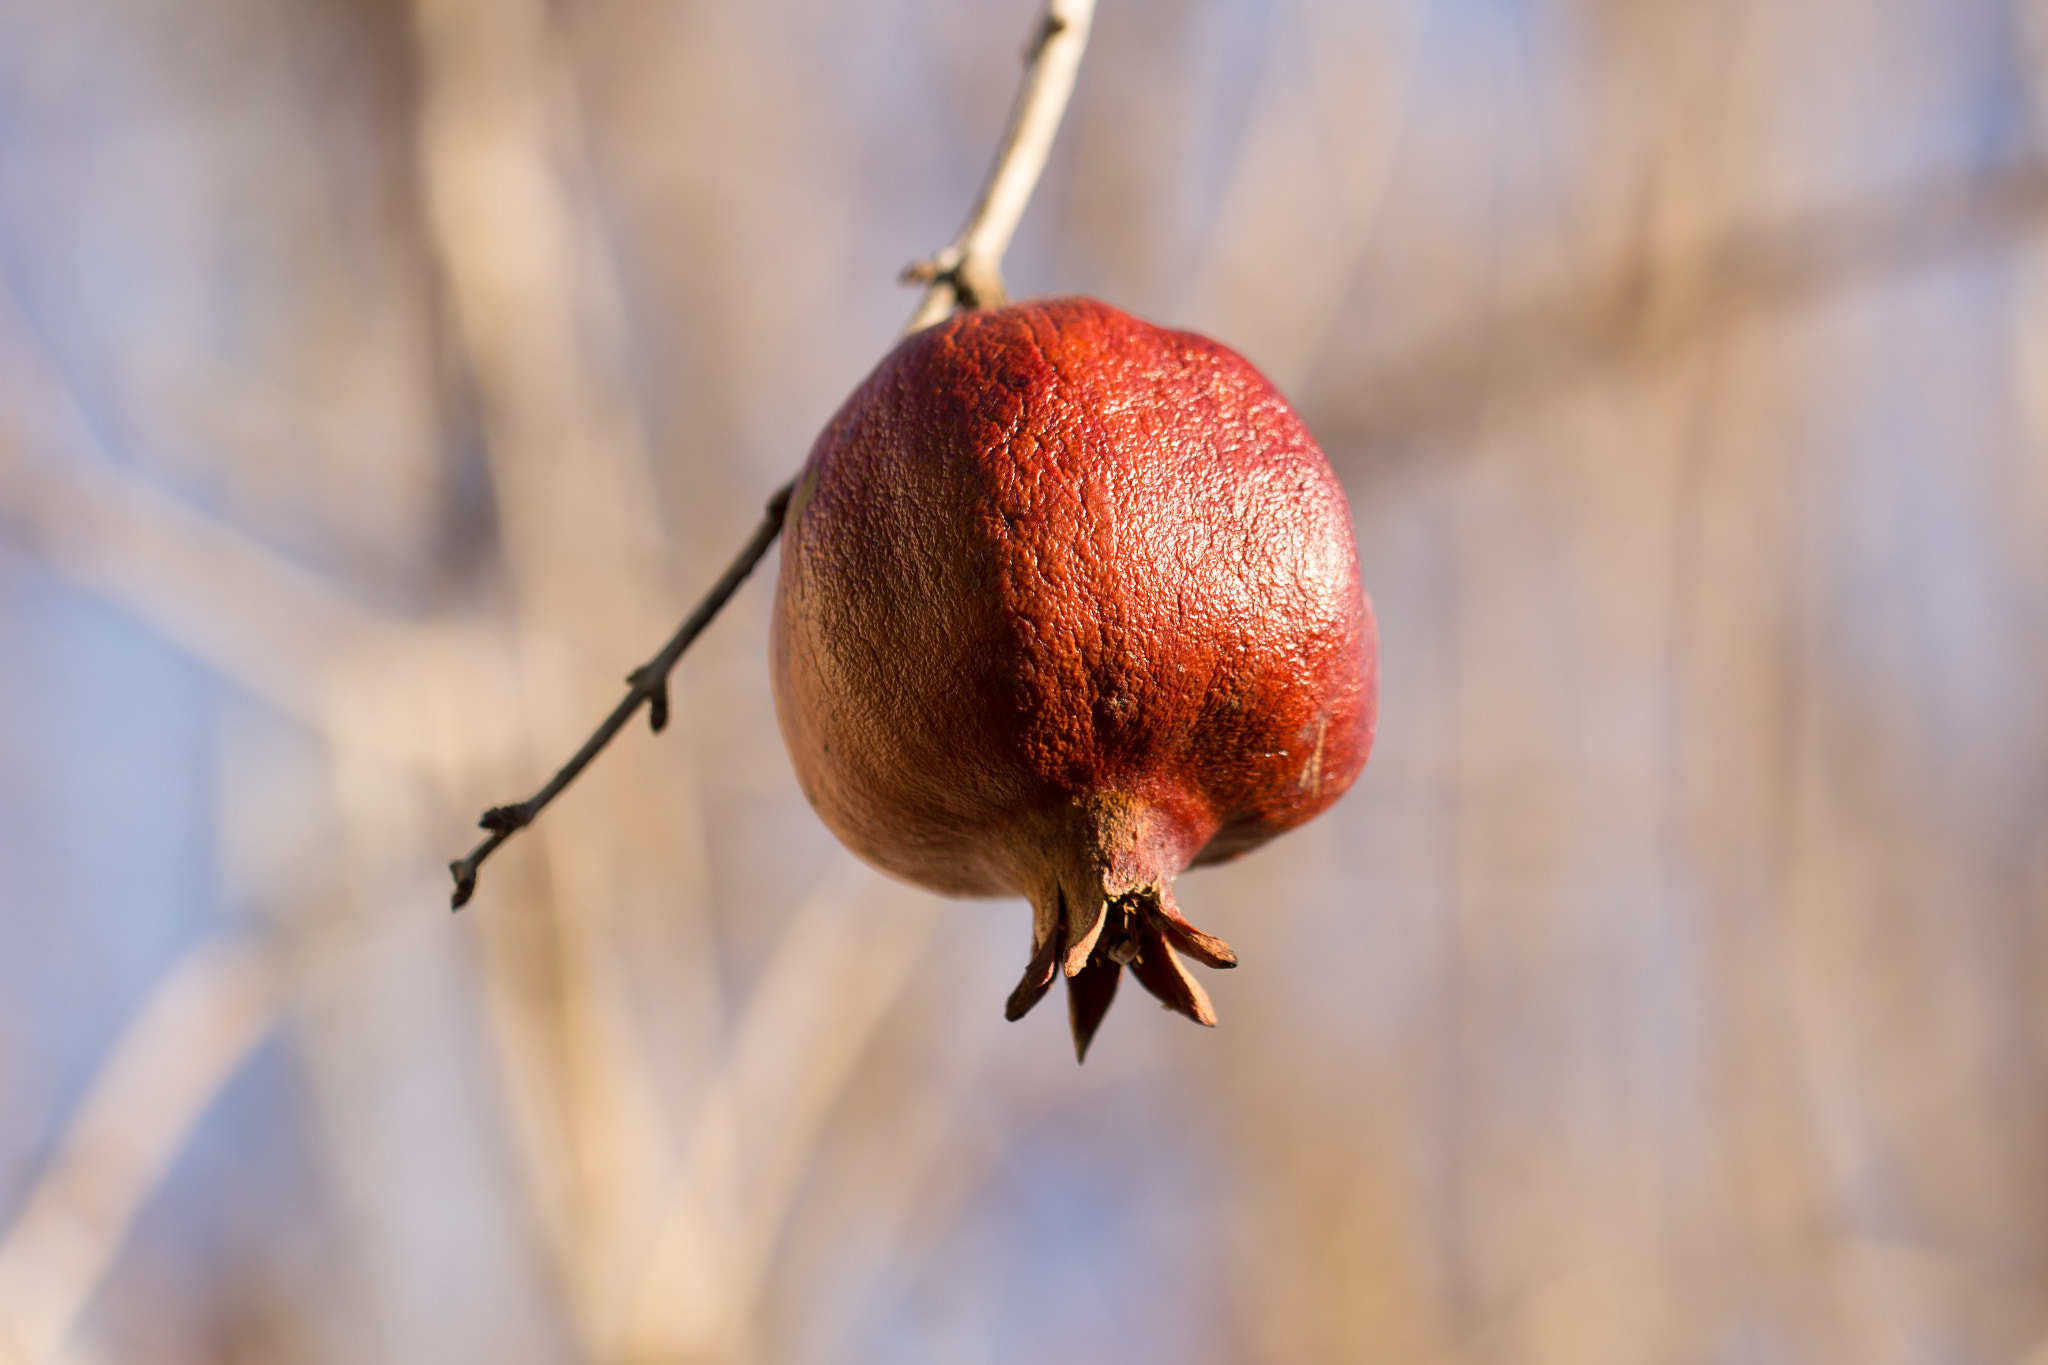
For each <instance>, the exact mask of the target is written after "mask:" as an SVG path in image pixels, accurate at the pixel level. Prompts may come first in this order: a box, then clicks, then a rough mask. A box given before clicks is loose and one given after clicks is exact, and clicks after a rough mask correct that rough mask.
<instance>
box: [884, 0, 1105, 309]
mask: <svg viewBox="0 0 2048 1365" xmlns="http://www.w3.org/2000/svg"><path fill="white" fill-rule="evenodd" d="M1094 18H1095V0H1046V4H1045V8H1044V10H1043V11H1042V12H1041V13H1040V15H1039V20H1038V27H1037V29H1036V30H1035V31H1034V35H1033V38H1032V42H1031V45H1030V47H1028V48H1027V49H1026V50H1025V53H1024V81H1023V84H1022V85H1020V86H1019V87H1018V89H1017V102H1016V103H1015V104H1014V105H1012V106H1011V108H1010V126H1009V128H1008V129H1007V130H1006V131H1005V132H1004V134H1003V141H1002V145H1001V147H1000V148H999V149H998V150H997V152H996V159H995V164H994V165H993V166H991V167H990V168H989V173H988V181H987V182H986V183H985V184H984V185H983V186H982V187H981V197H980V198H978V199H976V200H975V201H974V210H973V212H971V213H969V214H968V215H967V223H966V225H965V226H964V227H962V228H961V229H960V235H959V236H957V237H955V238H954V239H953V242H952V245H950V246H948V247H947V248H946V249H945V250H944V251H941V252H940V253H939V254H938V255H936V256H933V257H930V258H929V259H927V260H923V261H919V262H918V263H917V264H915V265H913V266H911V267H910V268H909V269H907V270H905V271H904V272H903V278H904V279H905V281H908V282H924V283H928V284H929V285H930V286H931V287H930V288H929V289H927V290H926V291H925V295H924V300H923V302H921V303H920V304H918V307H917V312H916V313H914V314H912V315H911V319H910V324H909V325H908V326H907V327H905V328H904V329H903V331H904V335H906V336H908V335H909V334H910V333H912V332H921V331H923V330H924V329H925V328H927V327H930V326H931V325H932V324H934V323H937V322H943V321H944V320H945V319H946V318H947V317H948V316H950V315H951V314H952V312H953V309H954V307H955V306H959V307H965V308H1000V307H1001V306H1002V305H1003V304H1004V303H1005V302H1006V301H1007V300H1008V295H1007V294H1006V293H1005V291H1004V289H1003V253H1004V252H1006V251H1008V250H1009V249H1010V238H1011V237H1013V236H1015V235H1016V232H1017V223H1018V221H1019V220H1020V219H1022V218H1023V216H1024V207H1025V205H1027V204H1029V203H1030V202H1031V192H1032V190H1034V189H1036V188H1037V187H1038V177H1039V174H1040V173H1041V172H1042V171H1044V170H1045V159H1046V157H1047V156H1048V155H1050V154H1051V152H1052V142H1053V137H1054V136H1055V135H1056V134H1057V133H1058V132H1059V129H1060V120H1061V119H1062V118H1063V117H1064V116H1065V115H1066V112H1067V98H1068V97H1069V96H1070V95H1072V94H1073V93H1074V76H1075V73H1077V72H1078V71H1079V70H1080V68H1081V53H1082V51H1083V50H1084V49H1085V48H1086V47H1087V46H1088V28H1089V25H1090V24H1091V23H1093V22H1094Z"/></svg>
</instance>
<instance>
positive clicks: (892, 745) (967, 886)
mask: <svg viewBox="0 0 2048 1365" xmlns="http://www.w3.org/2000/svg"><path fill="white" fill-rule="evenodd" d="M773 651H774V663H773V672H774V680H775V703H776V714H777V716H778V717H779V719H780V721H781V724H782V732H783V738H784V740H785V741H786V742H787V744H788V746H789V752H790V757H791V759H792V760H793V761H794V763H795V765H796V771H797V778H798V780H799V781H800V782H801V783H802V784H803V789H804V794H805V795H806V796H808V797H809V798H810V801H811V804H812V805H813V806H814V807H816V808H817V811H818V813H819V815H820V816H822V817H823V818H824V821H825V823H826V824H827V825H829V826H830V827H831V829H832V831H833V832H834V833H835V834H837V835H838V836H839V838H840V839H841V840H842V841H843V842H844V843H845V844H846V845H847V846H848V847H849V848H851V849H852V850H853V851H854V852H856V853H858V854H859V855H860V856H861V857H863V858H865V859H866V860H867V861H868V862H870V863H872V864H874V865H875V866H876V867H878V868H880V869H882V870H883V871H885V872H888V873H891V874H893V875H895V876H897V877H900V878H902V879H903V880H905V881H909V882H914V883H916V884H918V885H920V886H924V887H927V888H929V889H931V890H933V891H938V892H941V893H944V894H947V895H958V896H999V895H1006V894H1013V895H1023V896H1025V897H1026V898H1028V899H1029V900H1030V902H1031V906H1032V912H1033V913H1032V956H1031V962H1030V965H1029V966H1028V967H1027V968H1026V970H1025V973H1024V979H1023V980H1022V981H1021V982H1020V983H1019V984H1018V986H1017V989H1016V991H1015V992H1014V993H1013V994H1012V995H1011V996H1010V1000H1009V1007H1008V1014H1009V1017H1010V1018H1012V1019H1016V1018H1020V1017H1021V1016H1022V1015H1023V1014H1024V1012H1025V1011H1026V1010H1028V1009H1030V1008H1031V1007H1032V1006H1033V1005H1034V1004H1036V1003H1037V1002H1038V1000H1039V999H1040V998H1041V997H1042V996H1043V995H1044V994H1045V992H1046V991H1047V990H1048V989H1049V988H1050V987H1051V984H1052V979H1053V976H1054V974H1055V972H1057V971H1060V970H1062V969H1063V970H1064V972H1065V974H1066V977H1067V988H1068V1007H1069V1012H1070V1014H1071V1017H1072V1022H1073V1029H1074V1042H1075V1047H1076V1051H1077V1052H1079V1053H1082V1054H1085V1053H1086V1051H1087V1047H1088V1042H1089V1039H1090V1038H1092V1037H1093V1036H1094V1033H1095V1029H1096V1027H1097V1026H1098V1025H1099V1024H1100V1023H1101V1022H1102V1018H1103V1015H1104V1014H1105V1013H1106V1012H1107V1011H1108V1009H1109V1005H1110V1001H1111V999H1112V997H1113V996H1114V994H1115V991H1116V986H1117V981H1118V978H1119V976H1120V974H1121V972H1122V969H1123V968H1124V967H1126V966H1128V967H1129V968H1130V969H1131V970H1132V972H1133V974H1135V975H1136V976H1137V978H1138V980H1139V982H1140V983H1141V984H1142V985H1144V986H1145V988H1146V989H1148V990H1150V991H1151V992H1152V993H1153V994H1154V995H1156V996H1158V997H1159V998H1160V999H1161V1000H1162V1001H1164V1002H1165V1003H1166V1004H1167V1005H1168V1006H1169V1007H1170V1008H1173V1009H1176V1010H1179V1011H1180V1012H1181V1013H1183V1014H1185V1015H1187V1016H1188V1017H1189V1018H1192V1019H1194V1020H1196V1021H1197V1022H1199V1023H1203V1024H1213V1023H1214V1022H1215V1014H1214V1012H1213V1010H1212V1009H1211V1008H1210V1005H1209V1000H1208V997H1207V995H1206V994H1205V993H1204V992H1203V990H1202V988H1201V986H1200V984H1199V983H1197V982H1196V981H1195V979H1194V977H1193V976H1191V975H1190V974H1189V973H1188V971H1187V969H1186V967H1185V966H1183V965H1182V964H1181V962H1180V961H1179V959H1178V958H1177V957H1176V956H1175V955H1174V952H1173V951H1172V950H1173V949H1178V950H1179V951H1180V952H1182V953H1185V954H1186V955H1188V956H1189V957H1192V958H1194V959H1195V960H1197V961H1199V962H1203V963H1206V964H1208V965H1209V966H1212V967H1229V966H1234V965H1235V964H1236V960H1237V959H1236V957H1235V956H1234V955H1233V954H1232V953H1231V951H1230V948H1229V947H1228V946H1227V945H1226V944H1224V943H1223V942H1222V941H1221V940H1220V939H1216V938H1213V937H1211V936H1210V935H1208V934H1205V933H1203V932H1201V931H1200V930H1198V929H1196V928H1194V927H1193V926H1192V925H1190V924H1188V923H1187V921H1186V920H1184V919H1182V918H1181V916H1180V913H1179V912H1178V911H1177V910H1176V909H1175V908H1174V903H1173V879H1174V877H1175V876H1176V875H1177V874H1178V873H1179V872H1180V871H1181V870H1182V869H1183V868H1185V867H1188V866H1190V865H1191V864H1200V863H1214V862H1221V861H1223V860H1224V859H1226V858H1232V857H1235V856H1236V855H1238V854H1240V853H1243V852H1245V851H1246V850H1247V849H1250V848H1253V847H1255V846H1257V845H1259V844H1262V843H1264V842H1265V841H1266V840H1268V839H1270V838H1272V837H1273V836H1274V835H1276V834H1279V833H1280V832H1282V831H1283V830H1287V829H1291V828H1293V827H1294V826H1295V825H1298V824H1301V823H1302V822H1303V821H1305V820H1307V819H1309V818H1310V817H1312V816H1314V815H1315V814H1317V813H1318V812H1319V811H1321V810H1323V809H1324V808H1325V807H1327V806H1329V805H1330V803H1331V802H1333V801H1335V800H1336V799H1337V798H1338V797H1339V796H1341V795H1343V793H1344V791H1345V789H1346V788H1347V787H1349V786H1350V785H1351V781H1352V779H1353V778H1354V777H1356V776H1357V775H1358V771H1359V769H1360V768H1362V767H1363V766H1364V764H1365V757H1366V752H1367V751H1368V750H1369V749H1370V748H1371V747H1372V738H1373V726H1374V720H1375V715H1376V711H1377V704H1378V696H1379V666H1378V655H1377V635H1376V633H1375V630H1374V625H1373V618H1372V608H1371V606H1370V604H1369V603H1368V602H1367V600H1366V596H1365V590H1364V588H1363V587H1362V586H1361V585H1360V583H1359V576H1358V560H1357V555H1356V553H1355V551H1354V550H1353V548H1352V541H1351V516H1350V511H1349V509H1348V507H1347V506H1346V504H1345V501H1344V493H1343V490H1342V489H1341V488H1340V487H1339V486H1338V484H1337V481H1336V478H1335V476H1334V475H1332V474H1331V472H1330V467H1329V465H1328V463H1327V462H1326V461H1325V460H1324V459H1323V455H1322V452H1321V451H1320V450H1319V449H1318V448H1317V447H1316V443H1315V441H1314V440H1313V438H1311V437H1310V436H1309V434H1308V430H1307V428H1305V427H1304V426H1303V425H1302V423H1301V420H1300V419H1299V418H1298V417H1296V416H1295V415H1294V412H1293V410H1292V409H1291V408H1289V407H1288V406H1287V404H1286V402H1285V400H1283V399H1282V398H1281V397H1280V395H1279V394H1278V393H1276V392H1275V391H1274V390H1273V388H1272V386H1271V385H1269V384H1268V383H1267V382H1266V381H1265V379H1264V378H1263V377H1261V376H1260V375H1259V373H1258V372H1257V371H1256V370H1254V369H1253V368H1252V367H1251V366H1250V365H1249V364H1248V363H1246V362H1245V361H1244V360H1243V359H1242V358H1240V357H1239V356H1237V355H1236V354H1234V353H1233V352H1231V351H1228V350H1226V349H1224V348H1223V347H1221V346H1219V345H1217V344H1216V343H1215V342H1213V341H1208V340H1205V339H1204V338H1202V337H1198V336H1194V335H1191V334H1189V333H1186V332H1171V331H1167V330H1164V329H1163V328H1159V327H1154V326H1152V325H1151V324H1149V323H1146V322H1141V321H1139V320H1138V319H1136V318H1133V317H1131V316H1130V315H1128V314H1126V313H1122V312H1119V311H1118V310H1116V309H1114V308H1111V307H1109V306H1107V305H1106V304H1101V303H1097V302H1095V301H1093V300H1089V299H1057V300H1049V301H1041V302H1036V303H1025V304H1019V305H1015V306H1013V307H1008V308H1001V309H993V310H987V311H973V312H966V313H961V314H958V315H956V316H954V317H953V318H951V319H950V320H948V321H946V322H944V323H941V324H939V325H938V326H936V327H932V328H929V329H928V330H926V331H922V332H919V333H916V334H914V335H912V336H910V337H908V338H906V339H905V340H904V341H903V342H902V344H900V345H899V346H897V348H896V349H895V351H894V352H892V353H891V354H890V355H889V356H888V358H887V359H885V360H883V362H882V363H881V365H880V366H879V367H878V368H877V369H876V370H875V372H874V373H873V374H872V375H870V376H869V377H868V379H867V381H866V382H865V383H863V384H862V385H861V386H860V388H859V389H857V390H855V392H854V394H853V396H852V397H851V398H849V399H848V400H847V401H846V404H845V406H844V407H842V408H841V409H840V410H839V413H838V415H837V416H835V417H834V418H833V419H832V422H831V425H829V426H827V427H826V428H825V431H824V433H823V434H822V435H821V436H819V438H818V442H817V444H816V446H814V447H813V448H812V450H811V456H810V459H809V461H808V462H807V463H806V464H805V466H804V469H803V472H802V473H801V474H800V475H799V476H798V480H797V485H796V492H795V494H794V495H793V496H792V497H791V499H790V504H789V511H788V516H787V520H786V521H785V523H784V529H783V538H782V572H781V577H780V580H779V581H778V583H777V585H776V592H775V623H774V643H773Z"/></svg>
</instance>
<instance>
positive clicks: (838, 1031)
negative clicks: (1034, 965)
mask: <svg viewBox="0 0 2048 1365" xmlns="http://www.w3.org/2000/svg"><path fill="white" fill-rule="evenodd" d="M873 880H874V879H873V876H872V874H870V873H869V872H868V871H867V869H866V868H865V867H864V866H862V865H861V864H860V863H858V862H855V861H854V860H853V859H852V858H851V857H847V856H842V858H841V860H840V866H839V867H838V869H837V870H836V871H834V872H833V873H831V874H829V875H828V876H827V878H826V879H825V881H824V882H823V884H822V885H820V886H819V887H818V888H817V890H815V891H813V892H812V893H811V895H810V896H809V897H808V898H807V899H806V900H805V902H804V904H803V906H802V908H801V909H800V910H798V912H797V914H796V916H795V918H794V919H793V920H791V922H790V924H789V926H788V927H787V928H786V929H784V930H783V932H782V935H781V936H780V938H779V939H778V941H777V943H776V946H775V952H774V956H773V957H772V958H771V959H770V961H769V963H768V966H767V968H766V970H765V971H764V972H763V973H762V975H761V980H760V982H759V984H758V985H757V986H756V987H755V988H754V990H753V992H752V993H751V995H750V996H749V999H748V1002H747V1008H746V1013H745V1014H744V1016H743V1017H742V1019H741V1021H740V1024H739V1027H738V1029H737V1030H735V1032H734V1035H733V1039H732V1042H731V1044H730V1045H729V1046H728V1047H727V1048H726V1050H725V1058H724V1062H723V1064H722V1065H721V1066H720V1068H719V1071H718V1074H717V1075H716V1077H715V1078H714V1079H713V1081H712V1083H711V1086H710V1088H709V1091H708V1093H707V1095H706V1098H705V1100H704V1102H703V1105H702V1107H701V1110H700V1112H699V1117H698V1119H697V1122H696V1125H695V1131H694V1134H693V1136H692V1139H691V1141H690V1142H689V1144H688V1147H687V1156H686V1158H685V1160H684V1163H683V1166H682V1170H681V1173H680V1175H679V1176H678V1178H677V1181H676V1183H675V1186H674V1188H673V1189H672V1191H671V1193H670V1194H669V1196H668V1198H667V1200H666V1201H665V1203H664V1205H663V1207H662V1211H661V1221H660V1223H659V1225H658V1226H657V1228H656V1229H655V1232H654V1236H653V1237H652V1239H651V1240H650V1242H649V1243H648V1247H647V1253H646V1258H645V1263H644V1265H643V1266H642V1267H641V1273H640V1274H639V1276H638V1277H637V1278H636V1279H634V1280H630V1281H628V1283H627V1285H626V1291H627V1296H626V1299H625V1301H624V1302H623V1303H622V1304H621V1305H620V1307H621V1309H622V1310H623V1311H622V1313H621V1316H620V1321H619V1324H618V1325H619V1330H620V1331H621V1332H622V1334H623V1342H624V1346H625V1350H624V1353H623V1354H624V1358H626V1359H628V1360H633V1361H649V1362H653V1361H663V1360H671V1359H700V1358H709V1359H717V1358H721V1357H722V1356H723V1355H724V1354H726V1353H728V1352H729V1351H730V1350H731V1349H732V1348H733V1346H734V1343H735V1342H736V1341H737V1340H738V1339H739V1338H740V1337H741V1336H742V1335H743V1334H744V1331H745V1326H746V1322H747V1320H748V1318H749V1317H751V1315H752V1313H753V1311H754V1308H755V1305H756V1304H757V1302H758V1300H759V1297H760V1292H761V1285H762V1282H763V1280H764V1279H765V1275H766V1269H767V1265H768V1262H769V1258H770V1255H771V1253H772V1251H773V1249H774V1244H775V1239H776V1236H777V1234H778V1232H779V1231H780V1230H781V1228H782V1226H783V1224H784V1222H785V1221H786V1219H787V1215H788V1210H789V1205H790V1203H791V1201H792V1200H793V1198H794V1196H795V1193H796V1190H797V1186H798V1184H799V1183H800V1181H801V1179H802V1176H803V1172H804V1171H805V1169H806V1168H807V1167H808V1165H809V1162H810V1157H811V1153H812V1151H813V1149H814V1148H815V1146H816V1143H817V1140H818V1136H819V1134H820V1132H821V1130H822V1129H823V1126H824V1123H825V1119H826V1118H827V1116H828V1115H829V1114H830V1113H831V1111H832V1107H833V1106H834V1104H836V1103H837V1101H838V1099H839V1097H840V1095H841V1094H842V1093H843V1092H844V1090H845V1087H846V1083H847V1081H848V1080H849V1079H850V1078H851V1076H852V1074H853V1069H854V1064H855V1063H856V1062H857V1061H858V1060H859V1059H860V1057H861V1055H862V1053H863V1052H864V1051H865V1050H866V1048H867V1045H868V1042H869V1040H870V1039H871V1038H872V1037H873V1036H874V1033H875V1031H876V1030H877V1029H878V1028H879V1027H880V1026H881V1024H882V1022H883V1020H884V1019H885V1018H886V1017H887V1016H888V1012H889V1007H890V1006H891V1005H892V1004H893V1003H894V1001H895V1000H896V997H897V995H898V994H899V992H900V991H901V989H902V987H903V985H904V984H905V983H906V982H907V981H908V980H909V979H910V978H911V976H912V975H913V974H914V972H915V970H916V968H917V966H918V964H919V963H920V962H921V961H922V960H923V957H924V949H925V946H926V944H927V943H928V941H929V940H930V937H931V934H932V931H933V929H934V928H935V927H936V926H937V924H938V915H937V914H936V913H935V912H936V910H937V903H936V902H934V901H931V900H929V899H928V898H924V897H917V898H913V899H912V900H911V901H910V902H909V903H908V904H906V903H904V900H903V899H902V898H900V897H899V898H896V899H895V902H894V903H893V904H891V905H890V906H889V907H888V908H887V909H886V910H885V911H883V912H881V913H879V914H871V915H856V914H853V913H851V912H852V911H853V909H854V902H855V900H856V898H857V897H858V894H859V892H860V891H861V889H862V888H863V887H864V886H866V885H867V884H869V883H871V882H872V881H873Z"/></svg>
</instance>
